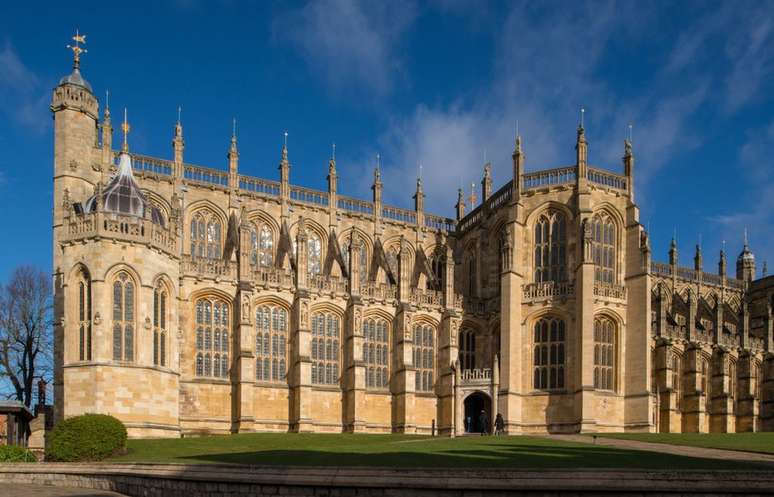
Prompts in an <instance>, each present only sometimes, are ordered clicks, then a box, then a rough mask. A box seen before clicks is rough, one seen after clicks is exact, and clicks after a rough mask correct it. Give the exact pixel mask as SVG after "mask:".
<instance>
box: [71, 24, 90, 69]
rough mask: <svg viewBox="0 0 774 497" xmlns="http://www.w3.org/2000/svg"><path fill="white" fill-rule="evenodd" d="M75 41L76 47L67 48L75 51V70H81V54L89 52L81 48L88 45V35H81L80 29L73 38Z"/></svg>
mask: <svg viewBox="0 0 774 497" xmlns="http://www.w3.org/2000/svg"><path fill="white" fill-rule="evenodd" d="M72 39H73V41H75V45H67V48H69V49H70V50H72V51H73V69H80V67H81V54H82V53H87V52H88V50H86V49H85V48H83V47H82V46H81V43H82V44H84V45H85V44H86V35H82V34H80V32H79V31H78V29H77V28H76V30H75V36H73V38H72Z"/></svg>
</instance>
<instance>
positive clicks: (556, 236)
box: [534, 212, 567, 283]
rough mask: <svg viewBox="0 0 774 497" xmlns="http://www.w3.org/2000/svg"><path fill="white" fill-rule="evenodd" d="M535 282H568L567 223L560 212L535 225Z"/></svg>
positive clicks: (541, 218)
mask: <svg viewBox="0 0 774 497" xmlns="http://www.w3.org/2000/svg"><path fill="white" fill-rule="evenodd" d="M534 255H535V282H537V283H540V282H543V281H554V282H560V281H566V280H567V222H566V221H565V218H564V215H562V214H561V213H559V212H547V213H544V214H542V215H541V216H540V217H539V218H538V220H537V222H536V223H535V254H534Z"/></svg>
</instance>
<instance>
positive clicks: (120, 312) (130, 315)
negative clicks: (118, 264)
mask: <svg viewBox="0 0 774 497" xmlns="http://www.w3.org/2000/svg"><path fill="white" fill-rule="evenodd" d="M134 309H135V306H134V282H133V281H132V279H131V278H130V277H129V275H128V274H127V273H125V272H121V273H119V274H118V275H117V276H116V279H115V280H114V281H113V360H115V361H132V360H134V322H135V316H134Z"/></svg>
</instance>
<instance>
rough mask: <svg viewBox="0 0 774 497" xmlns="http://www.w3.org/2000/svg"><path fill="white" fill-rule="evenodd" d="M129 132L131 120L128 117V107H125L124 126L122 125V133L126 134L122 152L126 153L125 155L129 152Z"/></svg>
mask: <svg viewBox="0 0 774 497" xmlns="http://www.w3.org/2000/svg"><path fill="white" fill-rule="evenodd" d="M129 130H130V126H129V120H128V117H127V111H126V107H124V122H123V124H121V131H122V132H123V133H124V144H123V145H122V146H121V152H124V153H128V152H129V141H128V138H127V137H128V136H129Z"/></svg>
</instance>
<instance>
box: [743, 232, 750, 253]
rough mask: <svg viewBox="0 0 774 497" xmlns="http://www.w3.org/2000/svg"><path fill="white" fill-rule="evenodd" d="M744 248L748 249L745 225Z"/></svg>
mask: <svg viewBox="0 0 774 497" xmlns="http://www.w3.org/2000/svg"><path fill="white" fill-rule="evenodd" d="M744 249H745V250H748V249H749V244H748V240H747V227H745V228H744Z"/></svg>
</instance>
